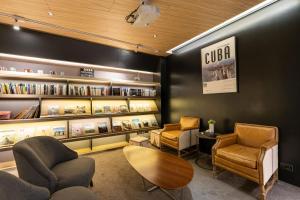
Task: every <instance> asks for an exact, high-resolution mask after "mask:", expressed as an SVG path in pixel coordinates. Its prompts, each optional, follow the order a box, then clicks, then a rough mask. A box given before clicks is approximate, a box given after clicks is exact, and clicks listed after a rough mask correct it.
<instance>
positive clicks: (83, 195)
mask: <svg viewBox="0 0 300 200" xmlns="http://www.w3.org/2000/svg"><path fill="white" fill-rule="evenodd" d="M96 199H97V196H96V195H95V194H94V193H93V192H92V191H91V190H89V189H88V188H85V187H81V186H75V187H69V188H66V189H62V190H59V191H58V192H55V193H54V194H52V196H51V199H50V200H96Z"/></svg>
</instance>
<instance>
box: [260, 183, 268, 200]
mask: <svg viewBox="0 0 300 200" xmlns="http://www.w3.org/2000/svg"><path fill="white" fill-rule="evenodd" d="M259 188H260V200H266V197H267V194H266V188H265V186H264V184H260V185H259Z"/></svg>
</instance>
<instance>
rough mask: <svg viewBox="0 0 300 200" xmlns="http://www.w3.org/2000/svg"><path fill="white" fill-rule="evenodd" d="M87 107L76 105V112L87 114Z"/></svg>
mask: <svg viewBox="0 0 300 200" xmlns="http://www.w3.org/2000/svg"><path fill="white" fill-rule="evenodd" d="M85 113H86V107H85V106H76V114H85Z"/></svg>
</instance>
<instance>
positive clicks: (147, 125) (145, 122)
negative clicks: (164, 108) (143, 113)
mask: <svg viewBox="0 0 300 200" xmlns="http://www.w3.org/2000/svg"><path fill="white" fill-rule="evenodd" d="M143 126H144V127H145V128H148V127H150V123H149V121H148V120H143Z"/></svg>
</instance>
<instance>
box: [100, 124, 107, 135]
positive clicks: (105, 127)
mask: <svg viewBox="0 0 300 200" xmlns="http://www.w3.org/2000/svg"><path fill="white" fill-rule="evenodd" d="M98 131H99V133H108V128H107V123H106V122H100V123H99V124H98Z"/></svg>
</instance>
